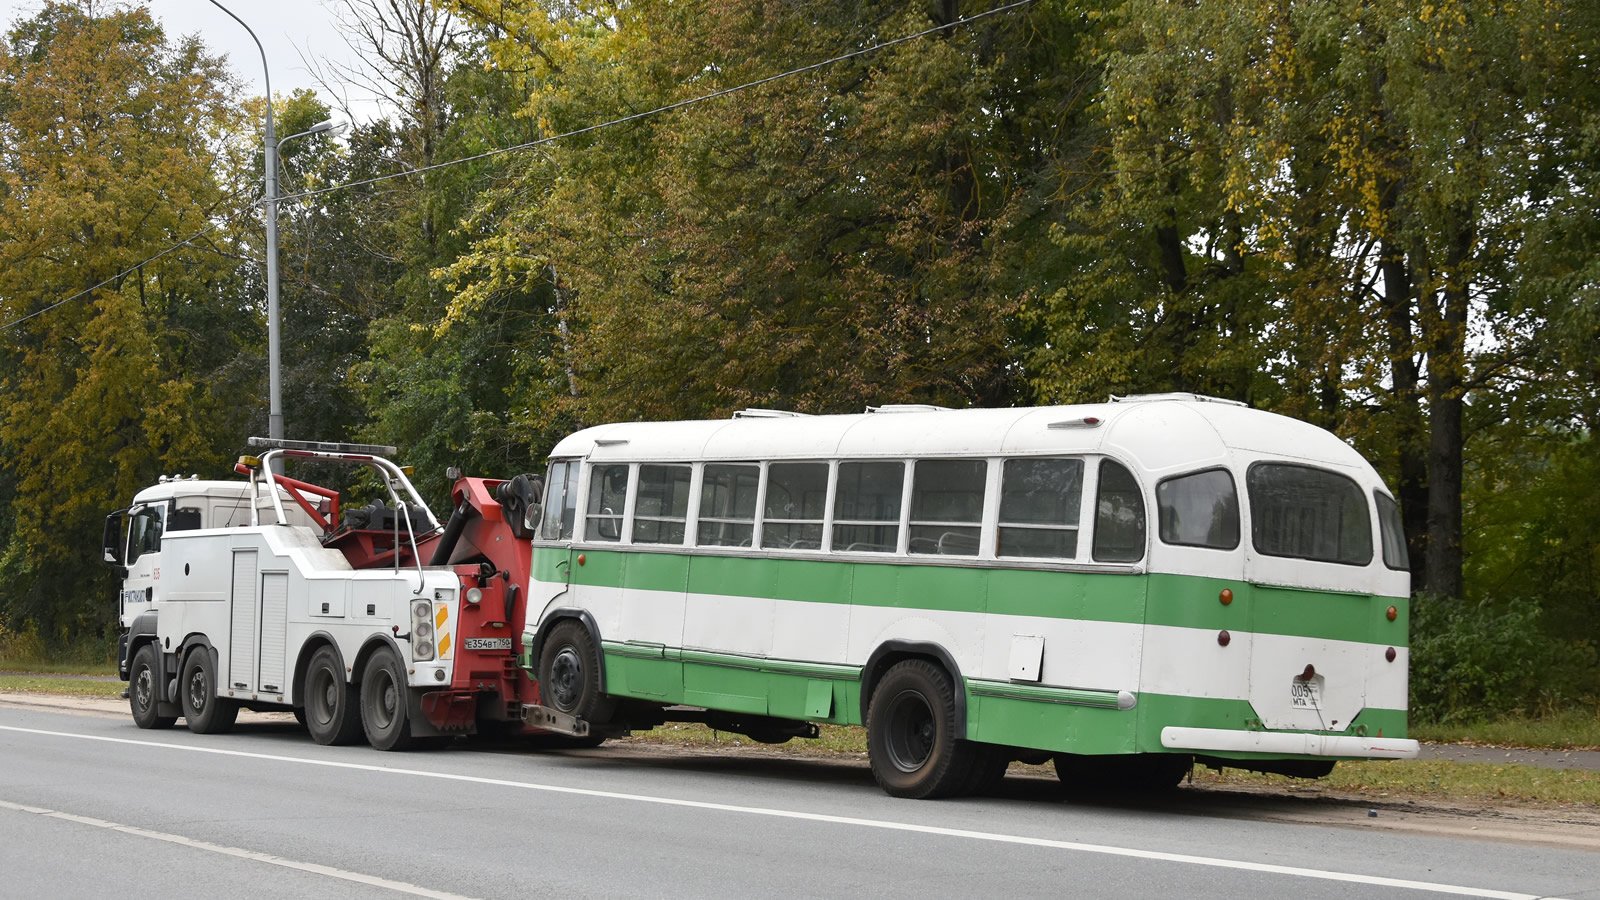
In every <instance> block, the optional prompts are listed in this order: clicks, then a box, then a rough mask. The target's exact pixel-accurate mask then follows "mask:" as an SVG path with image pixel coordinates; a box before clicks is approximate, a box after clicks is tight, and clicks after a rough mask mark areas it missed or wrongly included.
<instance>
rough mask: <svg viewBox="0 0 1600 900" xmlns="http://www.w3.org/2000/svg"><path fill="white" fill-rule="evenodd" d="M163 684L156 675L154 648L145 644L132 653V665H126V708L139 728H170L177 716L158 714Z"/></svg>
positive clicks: (152, 645)
mask: <svg viewBox="0 0 1600 900" xmlns="http://www.w3.org/2000/svg"><path fill="white" fill-rule="evenodd" d="M165 687H166V686H165V685H163V684H161V683H160V681H159V680H158V679H157V677H156V648H155V645H154V644H145V645H144V646H143V647H140V648H139V650H138V652H137V653H135V654H133V665H132V666H129V667H128V709H129V710H130V711H131V712H132V713H133V724H135V725H138V726H139V727H140V728H171V727H172V724H173V723H174V722H176V721H178V717H177V716H163V715H159V714H158V713H157V712H156V710H157V709H158V708H159V707H158V706H157V705H156V704H157V703H158V702H159V698H160V697H161V692H162V690H164V689H165Z"/></svg>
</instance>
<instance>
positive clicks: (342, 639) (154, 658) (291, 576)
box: [102, 438, 541, 750]
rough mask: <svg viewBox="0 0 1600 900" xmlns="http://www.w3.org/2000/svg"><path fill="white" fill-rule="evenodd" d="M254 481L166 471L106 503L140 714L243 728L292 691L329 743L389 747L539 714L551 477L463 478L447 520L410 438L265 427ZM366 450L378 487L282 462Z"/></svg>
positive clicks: (249, 459)
mask: <svg viewBox="0 0 1600 900" xmlns="http://www.w3.org/2000/svg"><path fill="white" fill-rule="evenodd" d="M249 445H250V447H251V448H254V449H255V450H256V451H258V455H247V456H242V457H240V459H239V461H238V463H237V464H236V466H235V470H236V471H237V472H238V473H239V474H240V475H243V476H245V477H244V478H243V479H240V480H236V481H211V480H200V479H199V478H198V477H188V478H183V477H163V478H162V479H161V480H160V481H159V482H158V483H157V484H155V485H153V486H151V487H148V488H145V489H144V490H141V491H139V492H138V494H136V495H135V496H134V498H133V502H132V503H131V505H129V506H128V507H127V508H126V509H120V510H117V511H116V512H114V513H112V514H111V515H110V516H108V517H107V519H106V527H105V532H104V540H103V542H102V543H103V553H104V558H105V561H106V562H107V563H109V564H111V565H113V566H115V567H116V568H117V570H118V573H119V575H120V577H121V578H122V582H123V586H122V590H121V592H120V597H119V615H120V620H121V625H122V629H123V633H122V637H121V640H120V648H119V650H120V652H119V658H120V664H119V671H120V673H121V675H122V677H123V679H124V680H126V681H127V682H128V690H127V692H126V694H127V699H128V701H129V707H130V709H131V711H132V714H133V718H134V721H135V722H136V723H137V724H138V725H139V726H140V727H141V728H170V727H172V726H173V725H174V724H175V723H176V721H177V719H178V718H179V717H182V718H183V719H184V720H185V722H186V724H187V725H188V727H189V729H190V730H191V731H194V732H197V733H202V734H213V733H221V732H226V731H228V730H229V729H231V728H232V727H233V725H234V722H235V719H236V717H237V716H238V713H239V711H240V710H241V709H250V710H260V711H269V710H279V711H284V710H292V711H293V712H294V714H295V716H296V718H297V719H299V720H300V721H302V722H303V723H304V724H305V726H306V728H307V730H308V731H309V732H310V733H311V736H312V738H313V739H315V740H316V741H317V742H318V743H322V744H344V743H354V742H356V741H359V740H361V739H362V738H363V737H364V738H365V740H366V741H367V742H368V743H370V744H371V745H372V746H374V747H376V748H378V749H382V750H398V749H403V748H406V747H409V746H412V745H414V744H416V743H418V742H428V741H431V740H433V739H438V738H442V737H448V736H452V735H460V734H476V733H479V732H482V731H491V730H492V731H499V732H512V733H515V732H524V733H528V732H532V733H541V729H537V728H534V727H532V726H528V725H524V724H523V721H524V708H525V707H531V708H532V709H534V710H537V709H539V708H540V707H539V706H538V689H537V686H536V685H535V683H534V682H532V681H531V680H529V678H528V677H527V675H526V674H525V673H524V672H523V671H522V670H521V668H520V667H519V665H518V654H519V653H520V652H521V650H522V648H521V646H520V644H521V640H522V638H521V635H522V631H523V625H524V621H523V619H524V616H525V597H526V591H527V578H528V573H529V568H530V561H531V548H530V545H529V542H528V539H529V538H530V537H531V536H532V534H533V532H534V529H535V527H536V525H537V522H538V516H539V499H540V496H541V486H540V483H539V480H538V479H537V478H536V477H534V476H531V475H518V476H516V477H514V478H511V479H489V478H479V477H466V476H463V475H461V474H460V473H459V472H458V471H455V470H451V471H450V472H449V473H448V474H449V475H450V477H451V479H452V482H453V484H452V488H451V500H452V502H453V503H454V509H453V510H452V512H451V514H450V516H449V518H448V520H447V521H446V522H444V523H442V524H441V523H440V522H439V520H438V519H437V518H436V517H435V516H434V514H433V513H432V511H431V510H429V508H428V505H427V503H426V502H424V500H423V499H422V497H421V496H420V495H419V494H418V492H417V490H416V488H415V486H414V485H413V484H412V483H411V480H410V478H409V474H410V469H409V468H402V467H401V466H399V465H396V464H395V463H394V462H392V461H391V460H390V458H391V457H394V456H396V455H397V451H396V450H395V448H393V447H384V446H374V445H365V444H343V443H324V442H315V441H290V440H274V439H267V438H251V439H250V442H249ZM291 460H298V461H306V460H314V461H318V462H322V463H332V464H343V465H358V466H365V467H367V468H368V469H370V470H372V472H373V473H375V474H376V475H377V480H378V482H379V483H380V485H381V496H380V497H379V498H378V499H376V500H374V501H372V502H371V503H368V504H366V505H360V506H352V505H350V504H346V503H344V502H343V501H342V498H341V495H340V493H339V492H338V491H336V490H331V489H328V488H324V487H320V486H318V485H315V484H311V483H308V482H305V481H301V480H298V479H295V478H291V477H288V476H287V475H284V474H281V472H282V469H283V466H282V461H291Z"/></svg>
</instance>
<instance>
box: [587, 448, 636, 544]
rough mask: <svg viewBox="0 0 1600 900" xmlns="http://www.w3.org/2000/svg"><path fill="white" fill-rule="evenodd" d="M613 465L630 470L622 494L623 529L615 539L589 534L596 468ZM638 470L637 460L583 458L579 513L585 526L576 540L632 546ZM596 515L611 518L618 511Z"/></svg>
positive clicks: (621, 525)
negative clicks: (590, 499)
mask: <svg viewBox="0 0 1600 900" xmlns="http://www.w3.org/2000/svg"><path fill="white" fill-rule="evenodd" d="M612 466H622V467H624V468H626V469H627V470H628V488H627V490H626V491H624V492H623V495H622V496H623V503H622V515H621V517H620V520H619V522H618V527H619V528H620V529H621V532H620V534H618V535H617V537H616V538H615V539H611V538H603V537H594V536H592V535H590V534H589V524H590V523H589V519H590V512H589V491H590V490H591V487H592V485H593V483H594V473H595V470H596V469H602V468H610V467H612ZM638 470H639V464H638V463H636V462H622V461H620V460H612V459H606V460H597V459H593V458H592V457H589V458H585V459H584V460H583V470H582V475H583V477H582V483H581V484H579V486H578V490H579V492H580V493H579V496H580V497H582V498H583V499H582V501H581V502H582V506H581V507H580V509H581V512H580V513H579V516H578V518H579V519H581V520H582V522H583V526H582V530H581V531H580V532H576V534H577V535H579V536H578V537H576V540H580V541H583V542H584V543H590V544H601V545H604V546H607V547H620V546H632V544H633V493H634V486H635V485H636V484H637V483H638V480H639V471H638ZM604 508H605V507H602V509H604ZM594 515H595V516H597V517H604V518H610V517H611V516H615V515H616V513H612V514H611V516H604V515H603V514H600V513H595V514H594Z"/></svg>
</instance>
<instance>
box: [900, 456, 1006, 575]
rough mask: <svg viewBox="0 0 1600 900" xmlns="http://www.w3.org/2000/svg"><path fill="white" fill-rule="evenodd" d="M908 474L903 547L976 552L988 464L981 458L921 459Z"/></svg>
mask: <svg viewBox="0 0 1600 900" xmlns="http://www.w3.org/2000/svg"><path fill="white" fill-rule="evenodd" d="M914 465H915V468H914V469H913V474H912V477H911V532H910V534H909V536H908V537H909V541H908V544H907V548H906V549H907V550H908V551H909V552H911V553H937V554H942V555H945V556H977V555H978V535H979V534H980V533H981V531H982V528H981V523H982V522H983V490H984V482H985V481H986V480H987V479H986V473H987V470H988V467H989V464H988V462H987V461H985V460H981V459H922V460H918V461H917V462H916V463H914Z"/></svg>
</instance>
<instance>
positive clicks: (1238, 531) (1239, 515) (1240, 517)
mask: <svg viewBox="0 0 1600 900" xmlns="http://www.w3.org/2000/svg"><path fill="white" fill-rule="evenodd" d="M1129 471H1130V472H1131V471H1132V470H1131V469H1130V470H1129ZM1207 472H1221V473H1223V474H1224V475H1227V476H1228V481H1229V482H1230V483H1231V484H1232V485H1233V515H1234V521H1233V525H1234V534H1233V543H1232V544H1231V545H1229V546H1221V545H1218V544H1196V543H1192V542H1188V541H1169V540H1167V539H1166V537H1164V536H1163V535H1162V533H1161V530H1162V527H1163V519H1162V514H1161V488H1162V486H1163V485H1166V484H1169V483H1171V482H1174V481H1178V480H1179V479H1182V478H1193V477H1194V476H1196V475H1204V474H1206V473H1207ZM1135 480H1138V479H1137V476H1135ZM1151 493H1152V494H1153V495H1154V498H1155V509H1156V528H1155V539H1156V540H1157V541H1159V542H1160V543H1161V544H1162V545H1164V546H1167V547H1190V548H1193V549H1196V550H1211V551H1214V552H1217V553H1232V552H1233V551H1235V550H1238V549H1239V547H1240V545H1242V544H1243V543H1244V505H1243V504H1242V503H1240V498H1239V479H1238V477H1237V476H1236V475H1234V472H1233V470H1232V469H1230V468H1228V467H1227V466H1224V465H1216V466H1207V467H1205V468H1203V469H1191V470H1190V471H1187V472H1179V473H1177V474H1175V475H1167V476H1164V477H1162V478H1161V480H1159V481H1157V482H1156V483H1155V486H1154V487H1153V488H1152V489H1151ZM1149 519H1150V516H1149V514H1148V513H1146V514H1145V524H1146V528H1147V530H1148V526H1149ZM1146 543H1147V544H1148V543H1149V542H1148V540H1147V541H1146ZM1146 549H1147V550H1148V548H1146Z"/></svg>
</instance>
